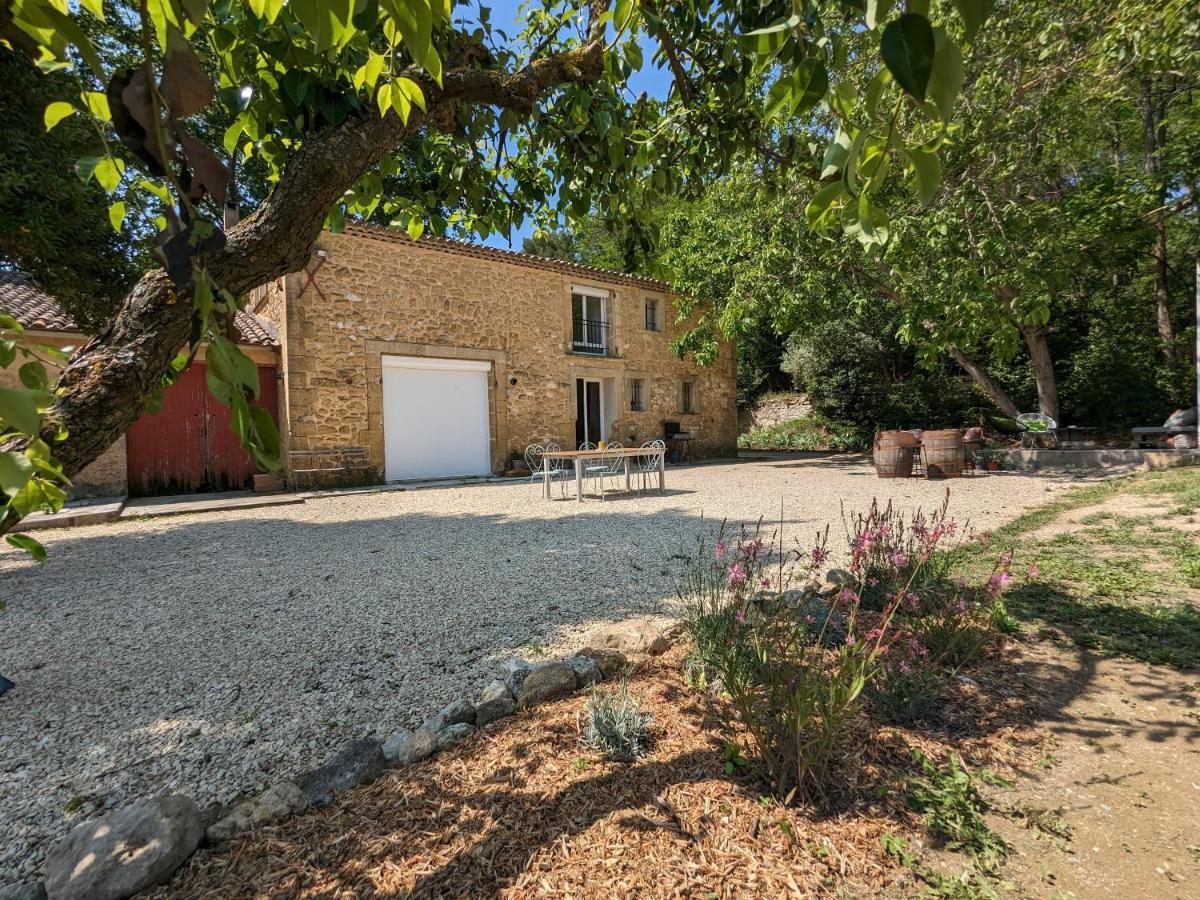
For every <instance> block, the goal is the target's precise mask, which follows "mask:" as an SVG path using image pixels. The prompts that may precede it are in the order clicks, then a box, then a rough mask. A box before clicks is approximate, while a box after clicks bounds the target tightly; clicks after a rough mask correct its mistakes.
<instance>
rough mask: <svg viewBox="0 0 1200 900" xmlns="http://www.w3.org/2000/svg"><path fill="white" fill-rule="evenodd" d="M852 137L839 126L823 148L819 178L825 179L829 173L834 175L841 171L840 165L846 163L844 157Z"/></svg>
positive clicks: (847, 153)
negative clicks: (823, 153)
mask: <svg viewBox="0 0 1200 900" xmlns="http://www.w3.org/2000/svg"><path fill="white" fill-rule="evenodd" d="M852 142H853V138H851V137H850V134H849V133H848V132H847V131H846V130H845V129H843V128H839V129H838V132H837V134H836V135H835V136H834V138H833V140H832V141H831V142H830V144H829V146H828V147H826V148H825V156H824V157H823V158H822V160H821V176H820V177H821V178H822V179H825V178H828V177H829V176H831V175H836V174H837V173H839V172H840V171H842V166H844V165H845V164H846V158H847V156H848V155H849V153H850V144H851V143H852Z"/></svg>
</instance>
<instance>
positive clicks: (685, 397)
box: [680, 381, 696, 415]
mask: <svg viewBox="0 0 1200 900" xmlns="http://www.w3.org/2000/svg"><path fill="white" fill-rule="evenodd" d="M680 409H681V411H682V412H683V413H684V415H691V414H692V413H694V412H695V411H696V386H695V385H694V384H692V382H690V381H685V382H684V383H683V392H682V395H681V397H680Z"/></svg>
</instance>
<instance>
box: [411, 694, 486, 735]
mask: <svg viewBox="0 0 1200 900" xmlns="http://www.w3.org/2000/svg"><path fill="white" fill-rule="evenodd" d="M464 722H465V723H466V724H468V725H474V724H475V707H474V706H472V705H471V702H470V701H469V700H467V699H466V698H464V697H459V698H458V699H457V700H455V701H454V702H453V703H449V704H447V705H446V706H443V707H442V708H441V709H440V710H438V711H437V712H436V713H435V714H434V715H432V716H430V717H429V718H428V719H426V720H425V721H424V722H423V723H422V724H421V728H422V729H424V730H425V731H428V732H429V733H430V734H437V733H438V732H439V731H441V730H442V729H443V728H445V727H446V726H447V725H461V724H463V723H464Z"/></svg>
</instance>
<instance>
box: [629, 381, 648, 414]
mask: <svg viewBox="0 0 1200 900" xmlns="http://www.w3.org/2000/svg"><path fill="white" fill-rule="evenodd" d="M645 398H646V382H645V380H644V379H642V378H631V379H629V409H630V411H631V412H641V411H642V410H644V409H645V408H646V399H645Z"/></svg>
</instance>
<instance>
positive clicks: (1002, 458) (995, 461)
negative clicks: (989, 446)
mask: <svg viewBox="0 0 1200 900" xmlns="http://www.w3.org/2000/svg"><path fill="white" fill-rule="evenodd" d="M980 456H982V457H983V465H984V468H986V469H987V470H988V471H989V472H999V471H1000V470H1001V469H1003V468H1004V464H1005V462H1007V461H1008V451H1007V450H984V451H983V452H982V453H981V454H980Z"/></svg>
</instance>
